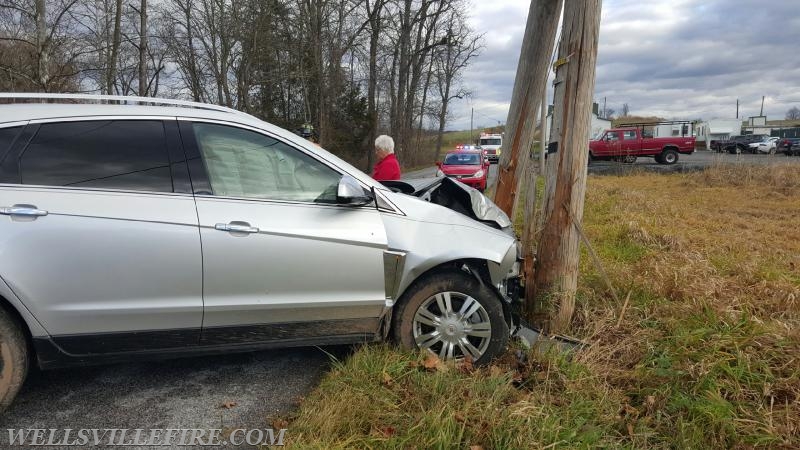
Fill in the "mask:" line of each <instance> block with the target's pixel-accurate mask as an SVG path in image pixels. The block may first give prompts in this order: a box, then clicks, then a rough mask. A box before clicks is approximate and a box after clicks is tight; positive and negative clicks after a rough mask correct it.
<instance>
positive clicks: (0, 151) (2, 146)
mask: <svg viewBox="0 0 800 450" xmlns="http://www.w3.org/2000/svg"><path fill="white" fill-rule="evenodd" d="M21 130H22V127H9V128H0V163H2V162H3V158H5V156H6V152H8V148H9V147H11V143H13V142H14V139H15V138H16V137H17V135H18V134H19V132H20V131H21Z"/></svg>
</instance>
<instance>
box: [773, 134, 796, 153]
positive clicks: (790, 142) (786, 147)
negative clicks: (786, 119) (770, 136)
mask: <svg viewBox="0 0 800 450" xmlns="http://www.w3.org/2000/svg"><path fill="white" fill-rule="evenodd" d="M775 151H776V152H777V153H786V156H800V138H780V139H778V142H777V145H776V147H775Z"/></svg>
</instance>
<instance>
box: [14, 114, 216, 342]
mask: <svg viewBox="0 0 800 450" xmlns="http://www.w3.org/2000/svg"><path fill="white" fill-rule="evenodd" d="M23 138H24V139H23ZM22 140H24V142H21V141H22ZM2 177H3V178H2V179H0V183H4V184H0V207H6V209H5V210H3V214H2V215H0V234H2V235H3V236H4V238H5V239H4V241H3V242H4V245H3V248H2V249H0V255H2V257H0V273H3V275H4V277H6V282H7V283H8V284H9V285H10V287H11V288H12V290H13V291H14V292H15V294H16V295H17V296H18V297H19V298H20V300H22V302H23V303H24V304H25V305H26V307H27V308H28V309H29V310H31V312H32V313H33V315H34V316H35V317H36V318H37V319H38V320H39V322H40V323H41V324H42V325H43V326H44V328H45V329H46V330H47V332H48V333H49V334H50V335H51V337H52V338H53V340H54V342H55V343H56V344H58V345H59V346H60V347H61V348H62V349H63V350H65V351H67V352H68V353H72V354H95V353H107V352H124V351H138V350H149V349H164V348H178V347H184V346H188V345H196V344H197V343H198V341H199V335H200V326H201V322H202V314H203V304H202V295H201V289H202V269H201V255H200V237H199V233H198V225H197V213H196V210H195V205H194V199H193V196H192V194H191V192H189V186H190V185H189V178H188V169H187V167H186V163H185V156H184V154H183V151H182V148H181V145H180V134H179V132H178V129H177V121H175V120H174V119H173V120H171V121H164V122H162V121H160V120H133V119H131V120H121V119H115V120H103V119H98V120H82V121H62V122H55V123H52V122H51V123H43V124H30V125H28V127H27V128H26V129H25V131H24V132H23V134H22V136H21V137H20V138H18V139H17V142H16V143H15V145H14V148H13V149H12V150H10V151H9V154H8V155H7V156H6V157H5V159H4V161H3V172H2Z"/></svg>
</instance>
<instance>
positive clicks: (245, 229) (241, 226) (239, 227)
mask: <svg viewBox="0 0 800 450" xmlns="http://www.w3.org/2000/svg"><path fill="white" fill-rule="evenodd" d="M214 229H215V230H219V231H227V232H229V233H247V234H251V233H258V228H256V227H251V226H250V224H249V223H247V222H231V223H218V224H216V225H214Z"/></svg>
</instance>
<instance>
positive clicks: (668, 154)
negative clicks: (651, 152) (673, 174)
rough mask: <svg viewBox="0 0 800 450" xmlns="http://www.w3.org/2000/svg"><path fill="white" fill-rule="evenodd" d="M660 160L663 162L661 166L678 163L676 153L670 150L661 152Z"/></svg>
mask: <svg viewBox="0 0 800 450" xmlns="http://www.w3.org/2000/svg"><path fill="white" fill-rule="evenodd" d="M661 160H662V161H664V162H663V163H662V164H666V165H669V166H671V165H673V164H675V163H676V162H678V152H676V151H675V150H673V149H671V148H668V149H665V150H664V151H663V152H661Z"/></svg>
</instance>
